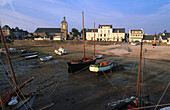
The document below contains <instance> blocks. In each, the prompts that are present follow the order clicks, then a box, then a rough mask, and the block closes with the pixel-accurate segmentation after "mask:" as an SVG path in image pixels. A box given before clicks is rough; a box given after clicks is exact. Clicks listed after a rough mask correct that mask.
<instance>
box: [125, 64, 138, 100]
mask: <svg viewBox="0 0 170 110" xmlns="http://www.w3.org/2000/svg"><path fill="white" fill-rule="evenodd" d="M136 63H137V62H135V64H134V65H133V69H132V71H131V75H130V77H129V81H128V84H127V86H126V88H128V87H129V86H130V81H131V78H132V75H133V72H134V68H135V66H136ZM127 91H128V89H126V90H125V92H124V96H123V99H124V98H125V95H126V93H127Z"/></svg>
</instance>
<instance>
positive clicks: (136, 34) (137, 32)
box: [129, 29, 143, 42]
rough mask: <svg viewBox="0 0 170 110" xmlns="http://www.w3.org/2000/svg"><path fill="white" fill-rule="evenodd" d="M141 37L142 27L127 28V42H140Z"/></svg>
mask: <svg viewBox="0 0 170 110" xmlns="http://www.w3.org/2000/svg"><path fill="white" fill-rule="evenodd" d="M142 39H143V29H131V30H129V42H141V40H142Z"/></svg>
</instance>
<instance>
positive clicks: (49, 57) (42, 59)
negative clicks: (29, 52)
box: [40, 56, 53, 61]
mask: <svg viewBox="0 0 170 110" xmlns="http://www.w3.org/2000/svg"><path fill="white" fill-rule="evenodd" d="M52 58H53V56H47V57H41V58H40V61H47V60H51V59H52Z"/></svg>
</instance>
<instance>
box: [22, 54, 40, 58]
mask: <svg viewBox="0 0 170 110" xmlns="http://www.w3.org/2000/svg"><path fill="white" fill-rule="evenodd" d="M33 58H38V54H36V55H31V56H26V57H25V59H33Z"/></svg>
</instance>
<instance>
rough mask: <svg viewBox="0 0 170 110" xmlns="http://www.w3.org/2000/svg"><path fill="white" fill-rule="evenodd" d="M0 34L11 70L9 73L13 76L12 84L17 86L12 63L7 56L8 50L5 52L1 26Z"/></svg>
mask: <svg viewBox="0 0 170 110" xmlns="http://www.w3.org/2000/svg"><path fill="white" fill-rule="evenodd" d="M0 33H1V39H2V42H3V44H4V48H5V52H6V57H7V59H8V63H9V66H10V70H11V73H12V76H13V80H14V83H15V84H17V81H16V77H15V74H14V70H13V67H12V63H11V60H10V57H9V54H8V50H7V47H6V43H5V39H4V36H3V33H2V29H1V26H0Z"/></svg>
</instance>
